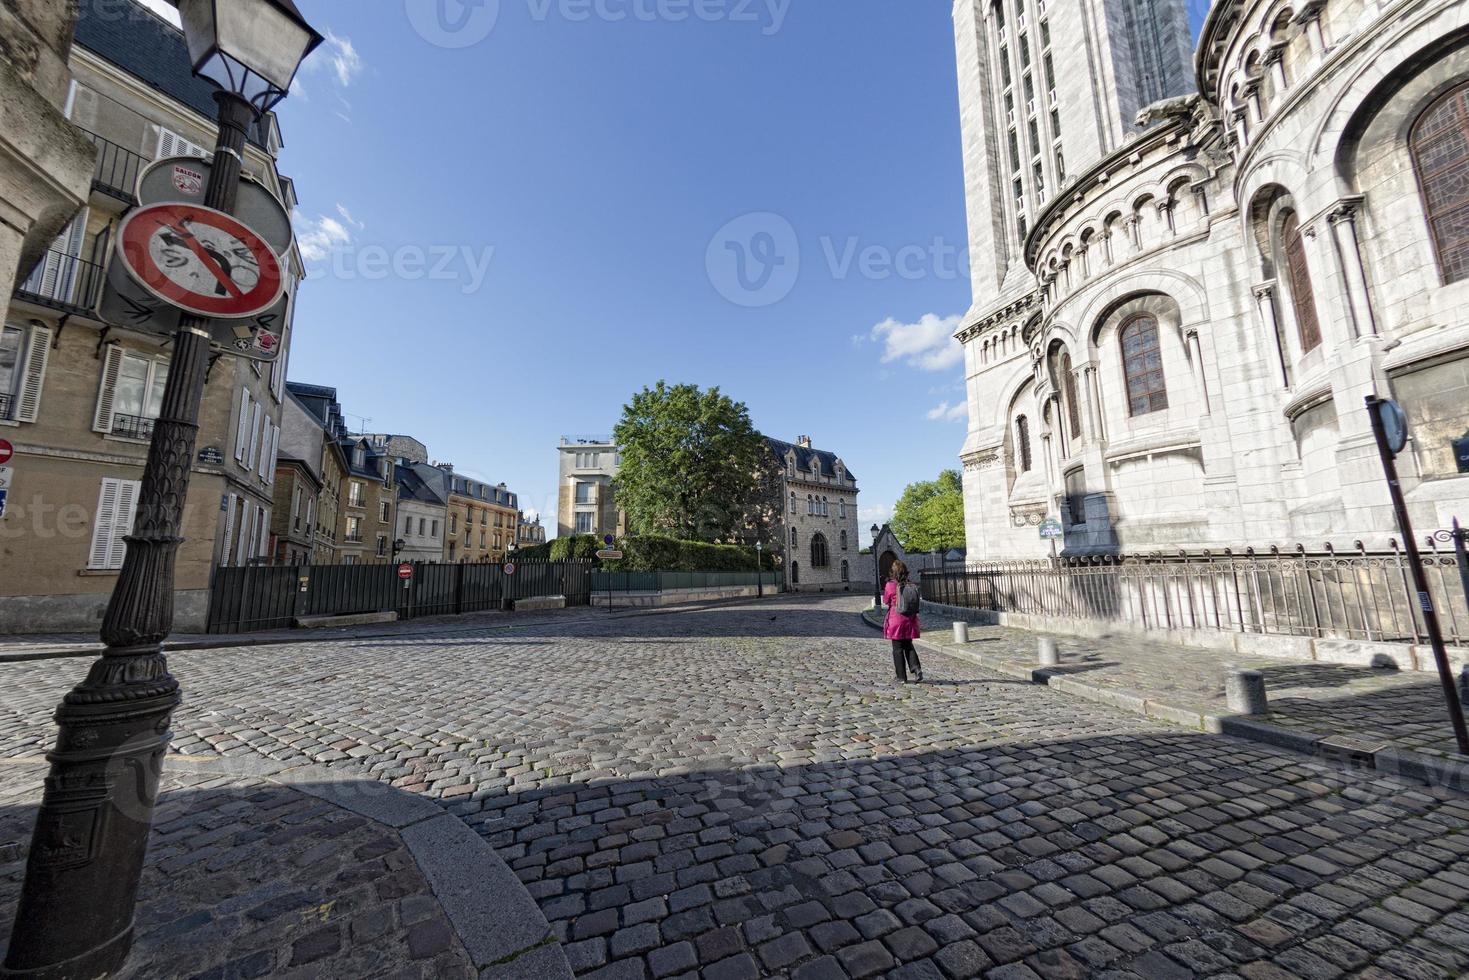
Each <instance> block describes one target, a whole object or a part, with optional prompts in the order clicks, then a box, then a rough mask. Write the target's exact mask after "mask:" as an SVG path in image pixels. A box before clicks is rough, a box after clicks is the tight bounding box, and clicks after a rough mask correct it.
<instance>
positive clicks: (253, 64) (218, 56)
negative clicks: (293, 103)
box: [178, 0, 322, 113]
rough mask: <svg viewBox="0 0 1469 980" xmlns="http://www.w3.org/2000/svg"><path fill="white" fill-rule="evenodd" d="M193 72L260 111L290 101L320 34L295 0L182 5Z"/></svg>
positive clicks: (191, 0)
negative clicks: (298, 75)
mask: <svg viewBox="0 0 1469 980" xmlns="http://www.w3.org/2000/svg"><path fill="white" fill-rule="evenodd" d="M178 7H179V20H180V22H181V23H182V24H183V28H184V38H185V40H186V41H187V42H188V45H189V61H190V62H191V63H192V64H193V67H194V73H195V74H196V75H198V76H200V77H201V78H205V79H207V80H209V81H211V82H213V83H214V84H215V85H218V86H219V87H220V88H222V89H224V90H226V91H229V92H233V93H235V94H236V95H238V96H240V97H241V98H243V99H244V100H245V101H247V102H249V103H250V104H251V105H253V106H254V107H255V108H256V110H257V111H259V112H262V113H263V112H269V111H270V110H271V109H272V108H273V107H274V106H275V104H276V103H277V102H279V101H280V100H281V99H283V98H285V97H286V94H287V93H288V92H289V91H290V89H291V81H292V79H294V78H295V77H296V71H297V69H299V68H300V67H301V63H302V62H303V61H305V60H306V56H307V55H309V54H310V53H311V52H312V51H313V50H315V48H316V46H317V45H318V44H320V43H321V40H322V39H321V35H320V34H318V33H317V32H316V31H315V30H314V29H312V27H311V25H309V24H307V23H306V21H305V20H303V19H302V17H301V14H300V12H299V11H298V10H296V7H295V4H293V3H291V2H290V0H179V5H178Z"/></svg>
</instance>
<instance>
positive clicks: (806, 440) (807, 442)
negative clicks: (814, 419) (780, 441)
mask: <svg viewBox="0 0 1469 980" xmlns="http://www.w3.org/2000/svg"><path fill="white" fill-rule="evenodd" d="M796 445H798V446H800V447H801V448H802V449H810V448H811V437H810V436H801V438H799V439H797V440H796Z"/></svg>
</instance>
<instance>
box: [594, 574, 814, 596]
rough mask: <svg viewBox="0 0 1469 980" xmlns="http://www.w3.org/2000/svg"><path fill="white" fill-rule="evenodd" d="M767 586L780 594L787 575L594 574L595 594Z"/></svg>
mask: <svg viewBox="0 0 1469 980" xmlns="http://www.w3.org/2000/svg"><path fill="white" fill-rule="evenodd" d="M762 584H763V585H764V586H765V587H766V588H768V589H772V590H774V591H779V590H780V589H781V588H783V587H784V585H785V573H784V572H781V571H778V570H777V571H766V572H753V571H750V572H603V571H597V572H593V573H592V591H593V592H598V593H600V592H671V591H673V590H675V589H725V588H741V587H744V586H756V585H762Z"/></svg>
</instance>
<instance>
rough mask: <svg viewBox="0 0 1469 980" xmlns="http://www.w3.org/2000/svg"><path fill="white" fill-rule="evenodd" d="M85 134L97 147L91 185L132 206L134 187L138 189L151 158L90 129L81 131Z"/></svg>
mask: <svg viewBox="0 0 1469 980" xmlns="http://www.w3.org/2000/svg"><path fill="white" fill-rule="evenodd" d="M82 135H84V136H86V137H87V139H89V140H91V141H92V144H93V145H94V146H96V147H97V166H96V167H95V168H93V170H92V186H93V187H95V188H96V189H97V190H99V191H102V192H103V193H104V194H109V195H111V196H112V197H115V198H117V199H119V200H121V201H126V202H128V203H132V201H133V191H134V188H136V187H137V186H138V173H139V172H140V171H141V170H142V169H143V168H144V167H146V166H147V165H148V163H149V159H148V157H145V156H143V155H142V154H141V153H136V152H134V151H132V150H129V149H128V148H127V147H125V146H119V145H118V144H116V143H114V142H112V141H111V140H109V139H104V138H102V137H101V136H98V135H97V134H96V133H93V132H89V131H88V130H85V129H84V130H82Z"/></svg>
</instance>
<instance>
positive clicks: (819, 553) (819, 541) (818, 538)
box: [811, 534, 830, 568]
mask: <svg viewBox="0 0 1469 980" xmlns="http://www.w3.org/2000/svg"><path fill="white" fill-rule="evenodd" d="M829 562H830V556H829V555H828V554H827V550H826V535H824V534H813V535H812V536H811V567H812V568H825V567H826V566H827V565H828V564H829Z"/></svg>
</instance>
